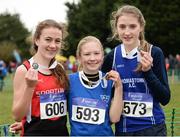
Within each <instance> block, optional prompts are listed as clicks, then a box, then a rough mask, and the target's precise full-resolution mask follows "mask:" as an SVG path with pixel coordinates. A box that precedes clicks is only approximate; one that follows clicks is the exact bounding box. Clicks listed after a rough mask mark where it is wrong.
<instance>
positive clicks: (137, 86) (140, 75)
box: [102, 5, 170, 136]
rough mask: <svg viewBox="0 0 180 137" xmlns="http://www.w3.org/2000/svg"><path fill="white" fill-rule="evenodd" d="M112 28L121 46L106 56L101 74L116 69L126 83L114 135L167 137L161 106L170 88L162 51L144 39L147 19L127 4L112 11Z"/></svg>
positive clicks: (168, 98)
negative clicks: (121, 110)
mask: <svg viewBox="0 0 180 137" xmlns="http://www.w3.org/2000/svg"><path fill="white" fill-rule="evenodd" d="M111 27H112V32H113V36H112V38H115V39H117V40H119V41H121V42H122V43H121V44H119V45H117V46H116V47H115V49H113V50H112V51H111V52H110V53H109V54H108V55H107V56H106V57H105V60H104V63H103V65H102V71H103V72H107V71H109V70H111V69H115V70H116V71H118V72H119V74H120V76H121V80H122V83H123V102H124V109H123V113H122V116H121V119H120V121H119V122H118V123H116V128H115V134H116V135H117V136H165V135H166V125H165V116H164V112H163V110H162V108H161V106H160V104H161V105H166V104H168V102H169V100H170V89H169V85H168V78H167V72H166V67H165V61H164V55H163V52H162V50H161V49H160V48H159V47H156V46H153V45H151V44H150V43H148V42H147V41H146V40H145V38H144V29H145V19H144V17H143V15H142V13H141V11H140V10H139V9H138V8H136V7H134V6H131V5H124V6H122V7H120V8H119V9H118V10H117V11H115V12H113V14H112V20H111ZM120 109H121V107H120Z"/></svg>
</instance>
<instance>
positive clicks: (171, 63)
mask: <svg viewBox="0 0 180 137" xmlns="http://www.w3.org/2000/svg"><path fill="white" fill-rule="evenodd" d="M175 64H176V60H175V58H174V57H173V55H172V54H170V55H169V71H170V76H171V82H172V83H174V75H175Z"/></svg>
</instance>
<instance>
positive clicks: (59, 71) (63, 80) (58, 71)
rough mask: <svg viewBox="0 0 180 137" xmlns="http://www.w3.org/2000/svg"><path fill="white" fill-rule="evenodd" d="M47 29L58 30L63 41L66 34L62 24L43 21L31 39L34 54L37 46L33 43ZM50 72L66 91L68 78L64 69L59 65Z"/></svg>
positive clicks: (49, 20) (48, 20)
mask: <svg viewBox="0 0 180 137" xmlns="http://www.w3.org/2000/svg"><path fill="white" fill-rule="evenodd" d="M49 27H54V28H58V29H59V30H60V31H62V40H64V39H65V37H66V34H67V33H66V30H65V28H64V27H65V26H63V24H61V23H58V22H56V21H55V20H51V19H47V20H44V21H42V22H40V23H39V24H38V25H37V27H36V30H35V33H34V36H33V39H32V42H33V49H34V52H37V50H38V46H37V45H36V43H35V41H36V40H37V39H39V38H40V36H41V33H42V31H43V29H45V28H49ZM54 61H55V57H54V58H53V59H52V60H51V61H50V64H49V66H50V65H51V64H52V63H53V62H54ZM51 71H52V74H53V75H54V76H55V77H56V78H57V80H58V82H59V84H60V85H61V86H62V87H63V88H65V89H68V88H69V80H68V76H67V74H66V71H65V70H64V68H63V67H62V66H61V65H60V64H58V65H57V66H56V67H55V68H54V69H51Z"/></svg>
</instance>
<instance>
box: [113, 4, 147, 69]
mask: <svg viewBox="0 0 180 137" xmlns="http://www.w3.org/2000/svg"><path fill="white" fill-rule="evenodd" d="M125 13H128V14H133V15H134V16H135V17H137V19H138V22H139V24H140V26H141V28H143V29H142V31H141V32H140V35H139V40H140V46H139V49H141V50H143V51H146V52H149V51H150V44H149V43H148V42H147V41H146V40H145V36H144V29H145V25H146V21H145V19H144V16H143V14H142V12H141V11H140V10H139V9H138V8H136V7H135V6H132V5H123V6H121V7H120V8H119V9H118V10H117V11H114V12H113V13H112V19H111V21H110V24H111V29H112V34H113V35H112V39H117V40H119V41H121V40H120V39H119V36H118V33H117V21H118V19H119V17H120V16H122V15H123V14H125ZM141 68H142V65H141V64H140V63H139V64H138V66H137V68H136V69H135V71H140V70H141Z"/></svg>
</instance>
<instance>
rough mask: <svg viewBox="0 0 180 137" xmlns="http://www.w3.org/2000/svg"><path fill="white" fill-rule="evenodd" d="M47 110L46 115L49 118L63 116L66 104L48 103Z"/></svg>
mask: <svg viewBox="0 0 180 137" xmlns="http://www.w3.org/2000/svg"><path fill="white" fill-rule="evenodd" d="M45 109H46V115H47V116H52V115H58V114H59V113H60V114H63V113H64V102H60V103H54V104H51V103H48V104H46V106H45Z"/></svg>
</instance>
